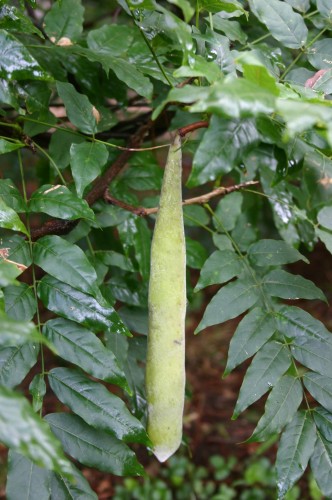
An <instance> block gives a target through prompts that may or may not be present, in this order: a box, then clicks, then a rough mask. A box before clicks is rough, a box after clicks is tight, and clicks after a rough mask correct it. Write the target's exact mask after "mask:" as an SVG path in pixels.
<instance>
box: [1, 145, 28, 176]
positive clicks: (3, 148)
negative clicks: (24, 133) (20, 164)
mask: <svg viewBox="0 0 332 500" xmlns="http://www.w3.org/2000/svg"><path fill="white" fill-rule="evenodd" d="M20 148H24V144H23V142H19V141H18V142H16V141H15V142H11V141H7V140H6V139H0V155H3V154H5V153H11V152H12V151H16V150H17V149H20ZM2 182H3V181H2Z"/></svg>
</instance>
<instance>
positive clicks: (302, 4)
mask: <svg viewBox="0 0 332 500" xmlns="http://www.w3.org/2000/svg"><path fill="white" fill-rule="evenodd" d="M318 1H320V0H318ZM286 2H287V3H289V5H291V6H292V7H293V9H296V10H298V11H299V12H303V13H304V12H307V10H309V8H310V0H286Z"/></svg>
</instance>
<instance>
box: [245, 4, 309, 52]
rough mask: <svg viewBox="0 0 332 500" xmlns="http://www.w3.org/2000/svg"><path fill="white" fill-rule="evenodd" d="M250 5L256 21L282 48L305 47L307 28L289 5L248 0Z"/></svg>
mask: <svg viewBox="0 0 332 500" xmlns="http://www.w3.org/2000/svg"><path fill="white" fill-rule="evenodd" d="M250 4H251V5H252V8H253V11H254V13H255V14H256V15H257V17H258V19H259V20H260V21H261V22H262V23H263V24H265V25H266V27H267V28H268V30H269V31H270V33H271V35H272V36H273V37H274V38H275V39H276V40H278V41H279V42H281V43H282V45H284V47H289V48H291V49H299V48H301V47H303V46H304V45H305V42H306V40H307V36H308V28H307V27H306V25H305V22H304V20H303V18H302V16H301V15H300V14H297V13H296V12H294V11H293V9H292V8H291V6H290V5H288V4H287V3H285V2H281V1H280V0H270V1H269V3H268V4H267V3H266V2H265V1H264V0H250Z"/></svg>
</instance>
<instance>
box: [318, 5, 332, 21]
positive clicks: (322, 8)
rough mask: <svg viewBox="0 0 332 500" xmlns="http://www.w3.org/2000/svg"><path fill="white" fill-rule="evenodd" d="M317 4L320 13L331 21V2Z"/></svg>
mask: <svg viewBox="0 0 332 500" xmlns="http://www.w3.org/2000/svg"><path fill="white" fill-rule="evenodd" d="M316 3H317V9H318V10H319V13H320V14H321V15H322V16H323V17H327V19H328V20H329V21H331V3H330V2H329V0H317V1H316Z"/></svg>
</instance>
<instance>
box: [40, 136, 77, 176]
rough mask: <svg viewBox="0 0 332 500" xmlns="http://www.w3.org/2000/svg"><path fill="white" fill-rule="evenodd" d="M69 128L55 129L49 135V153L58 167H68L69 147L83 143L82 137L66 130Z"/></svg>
mask: <svg viewBox="0 0 332 500" xmlns="http://www.w3.org/2000/svg"><path fill="white" fill-rule="evenodd" d="M68 130H69V129H66V130H61V129H57V130H56V131H55V132H54V133H53V134H52V136H51V140H50V145H49V150H48V152H49V155H50V156H51V157H52V159H53V161H54V163H55V164H56V165H57V166H58V168H59V169H61V170H62V169H64V168H66V167H68V165H69V163H70V148H71V146H72V145H73V144H82V142H83V143H84V137H82V136H79V135H76V134H73V133H70V132H68Z"/></svg>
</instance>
